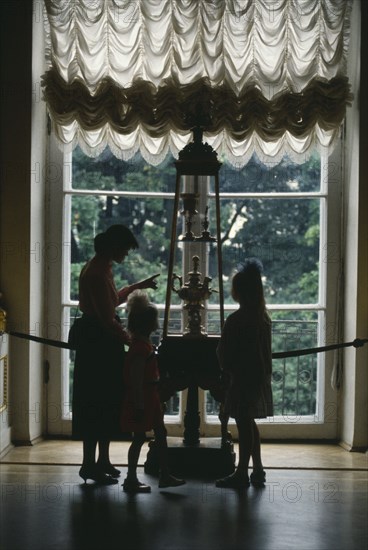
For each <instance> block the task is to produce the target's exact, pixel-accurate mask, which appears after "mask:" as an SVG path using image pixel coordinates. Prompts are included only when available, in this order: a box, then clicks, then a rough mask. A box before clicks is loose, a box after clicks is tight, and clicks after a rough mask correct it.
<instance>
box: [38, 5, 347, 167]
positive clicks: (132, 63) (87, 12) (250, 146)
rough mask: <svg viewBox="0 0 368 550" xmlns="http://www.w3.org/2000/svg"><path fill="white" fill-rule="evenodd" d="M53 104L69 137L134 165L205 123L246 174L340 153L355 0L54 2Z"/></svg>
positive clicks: (50, 33) (66, 141)
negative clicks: (267, 162)
mask: <svg viewBox="0 0 368 550" xmlns="http://www.w3.org/2000/svg"><path fill="white" fill-rule="evenodd" d="M45 7H46V10H45V25H46V60H47V66H48V68H47V71H46V73H45V74H44V76H43V87H44V97H45V99H46V101H47V105H48V109H49V112H50V116H51V118H52V120H53V123H54V128H55V132H56V135H57V137H58V139H59V141H60V142H61V143H62V144H63V146H64V147H65V148H66V149H67V150H68V149H70V148H73V147H74V146H75V145H77V144H79V145H80V146H81V147H82V148H83V149H84V151H85V152H86V153H87V154H89V155H92V156H95V155H98V154H99V153H100V152H102V150H103V149H104V148H105V147H106V146H107V145H108V146H109V147H110V148H111V150H112V151H113V153H114V154H115V155H116V156H118V157H119V158H123V159H125V160H127V159H128V158H130V157H131V156H132V155H134V154H135V153H136V152H137V151H138V150H140V151H141V153H142V155H143V156H144V157H145V158H146V159H147V160H148V161H149V162H151V163H153V164H155V163H158V162H160V161H161V160H162V159H163V158H164V157H165V155H166V154H167V152H168V151H169V150H171V151H172V152H173V153H174V155H176V154H177V152H178V150H180V149H181V148H182V147H184V145H185V144H186V143H187V142H188V141H189V140H190V138H191V132H190V128H192V127H193V126H195V125H198V124H199V125H201V126H203V128H204V136H205V139H206V141H208V142H209V143H211V145H213V147H215V149H216V150H217V151H218V152H219V153H220V154H222V153H224V154H225V155H226V156H227V158H228V159H229V160H230V162H232V163H234V164H237V165H239V166H241V165H242V164H244V163H245V162H247V160H248V159H249V158H250V156H251V155H252V154H253V153H254V152H256V153H257V154H258V156H259V157H260V158H263V157H268V158H269V157H272V158H273V159H274V160H275V159H276V160H277V159H280V158H281V157H282V156H284V155H285V154H288V155H289V156H290V157H291V158H292V159H294V160H297V161H300V160H305V156H306V155H307V154H308V153H309V152H310V151H311V150H312V149H314V148H316V147H317V148H322V149H324V148H328V147H330V146H331V145H332V144H333V142H334V140H335V139H336V137H337V136H338V133H339V128H340V125H341V123H342V121H343V120H344V116H345V110H346V106H347V105H348V104H349V103H350V102H351V99H352V98H351V94H350V87H349V83H348V80H347V78H346V58H347V50H348V42H349V29H350V12H351V0H134V1H127V0H57V1H56V0H55V1H52V0H45Z"/></svg>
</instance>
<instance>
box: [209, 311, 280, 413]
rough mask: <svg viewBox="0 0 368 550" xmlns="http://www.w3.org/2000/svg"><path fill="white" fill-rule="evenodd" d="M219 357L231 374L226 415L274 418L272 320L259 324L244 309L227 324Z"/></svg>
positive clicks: (223, 366) (229, 319) (225, 369)
mask: <svg viewBox="0 0 368 550" xmlns="http://www.w3.org/2000/svg"><path fill="white" fill-rule="evenodd" d="M217 355H218V359H219V363H220V366H221V368H222V369H223V370H224V371H225V372H226V373H227V374H228V378H229V381H228V387H227V391H226V397H225V404H224V413H225V414H227V415H229V416H231V417H233V418H242V417H248V418H249V417H250V418H266V417H267V416H273V400H272V389H271V376H272V351H271V320H270V318H269V316H268V315H267V313H265V315H264V317H263V319H262V320H261V321H260V322H259V323H256V322H255V320H254V317H253V316H251V315H250V314H249V313H247V312H246V311H245V310H244V309H243V308H239V309H238V310H237V311H235V312H234V313H232V314H231V315H229V317H228V318H227V319H226V322H225V324H224V328H223V332H222V335H221V339H220V343H219V346H218V349H217Z"/></svg>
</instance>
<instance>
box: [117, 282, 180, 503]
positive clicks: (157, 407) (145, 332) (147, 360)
mask: <svg viewBox="0 0 368 550" xmlns="http://www.w3.org/2000/svg"><path fill="white" fill-rule="evenodd" d="M127 311H128V330H129V332H130V334H131V343H130V346H129V351H128V353H127V355H126V358H125V364H124V387H125V393H124V399H123V408H122V415H121V429H122V430H123V431H124V432H126V431H130V432H133V441H132V444H131V445H130V448H129V451H128V474H127V477H126V479H125V481H124V483H123V487H124V491H126V492H129V493H148V492H150V491H151V487H150V486H149V485H145V484H144V483H141V482H140V481H139V480H138V478H137V464H138V459H139V455H140V451H141V448H142V445H143V443H144V442H145V439H146V433H145V432H146V431H150V430H152V429H153V430H154V433H155V440H156V443H157V449H158V455H159V463H160V477H159V484H158V486H159V487H160V488H165V487H178V486H179V485H183V484H184V483H185V481H184V480H181V479H177V478H175V477H173V476H171V475H170V474H169V469H168V462H167V439H166V435H167V434H166V428H165V425H164V420H163V411H162V407H161V403H160V398H159V393H158V382H159V371H158V365H157V359H156V355H155V351H154V347H153V345H152V344H151V341H150V335H151V333H152V332H153V331H154V330H156V329H157V328H158V311H157V308H156V306H155V305H154V304H152V303H151V302H149V300H148V297H147V295H146V294H145V293H144V292H142V291H140V290H136V291H134V292H132V294H131V295H130V296H129V298H128V303H127Z"/></svg>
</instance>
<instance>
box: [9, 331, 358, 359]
mask: <svg viewBox="0 0 368 550" xmlns="http://www.w3.org/2000/svg"><path fill="white" fill-rule="evenodd" d="M8 334H10V335H11V336H15V337H16V338H23V339H25V340H31V341H32V342H37V343H39V344H45V345H46V346H54V347H57V348H62V349H74V348H73V347H72V346H71V345H70V344H69V343H68V342H62V341H60V340H52V339H50V338H42V337H40V336H33V334H25V333H23V332H15V331H12V330H11V331H9V333H8ZM367 342H368V338H355V340H353V341H352V342H344V343H341V344H331V345H329V346H320V347H317V348H306V349H295V350H291V351H280V352H274V353H272V359H286V358H287V357H300V356H302V355H311V354H313V353H322V352H325V351H332V350H334V349H340V348H347V347H350V346H353V347H354V348H361V347H362V346H364V344H366V343H367Z"/></svg>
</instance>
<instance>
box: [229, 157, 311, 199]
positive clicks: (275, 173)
mask: <svg viewBox="0 0 368 550" xmlns="http://www.w3.org/2000/svg"><path fill="white" fill-rule="evenodd" d="M320 184H321V160H320V156H319V154H318V153H315V154H314V155H312V156H311V157H310V158H309V159H308V160H307V161H306V162H305V163H303V164H295V163H292V162H290V160H289V159H287V158H285V159H283V160H282V161H281V162H280V163H279V164H276V163H275V162H272V161H270V162H267V163H266V164H264V163H263V162H260V161H259V160H258V158H257V156H256V155H254V156H253V157H252V159H251V160H250V161H249V163H248V164H247V165H246V166H244V167H243V168H241V169H239V168H236V167H234V166H232V165H231V164H228V163H226V162H225V163H224V165H223V166H222V168H221V170H220V193H301V192H304V193H305V192H317V191H319V190H320Z"/></svg>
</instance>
